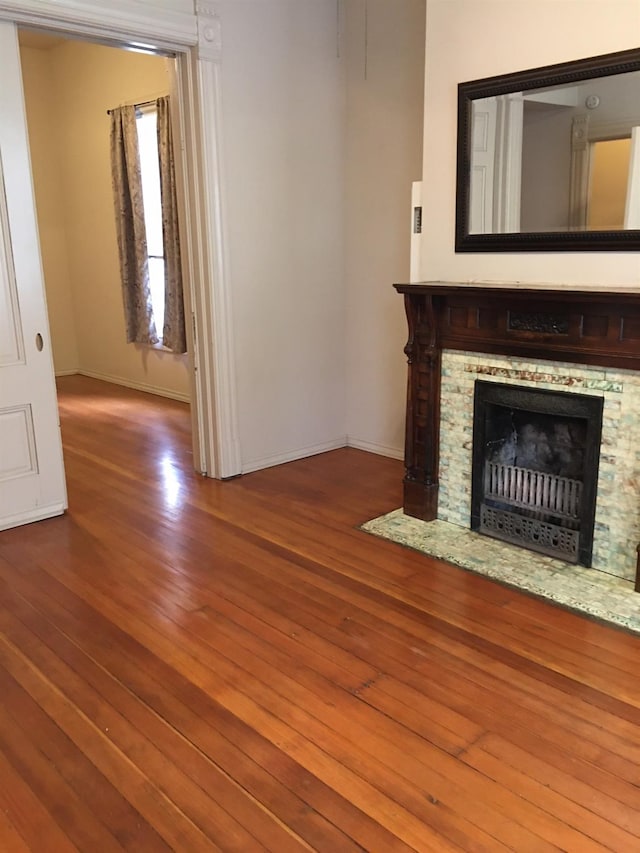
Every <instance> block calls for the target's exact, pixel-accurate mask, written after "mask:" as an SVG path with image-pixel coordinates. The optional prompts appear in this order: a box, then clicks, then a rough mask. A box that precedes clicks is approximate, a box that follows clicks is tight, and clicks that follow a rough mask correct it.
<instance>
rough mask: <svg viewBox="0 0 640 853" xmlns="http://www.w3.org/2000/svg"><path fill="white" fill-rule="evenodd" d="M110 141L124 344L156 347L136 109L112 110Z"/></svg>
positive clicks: (156, 336)
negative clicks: (153, 345) (124, 332)
mask: <svg viewBox="0 0 640 853" xmlns="http://www.w3.org/2000/svg"><path fill="white" fill-rule="evenodd" d="M110 141H111V175H112V184H113V198H114V204H115V208H116V230H117V233H118V249H119V253H120V277H121V280H122V296H123V300H124V313H125V320H126V326H127V342H128V343H141V344H157V343H158V335H157V332H156V327H155V323H154V321H153V310H152V306H151V292H150V289H149V261H148V257H147V236H146V232H145V227H144V207H143V204H142V181H141V178H140V156H139V153H138V131H137V127H136V110H135V107H118V108H116V109H113V110H111V136H110Z"/></svg>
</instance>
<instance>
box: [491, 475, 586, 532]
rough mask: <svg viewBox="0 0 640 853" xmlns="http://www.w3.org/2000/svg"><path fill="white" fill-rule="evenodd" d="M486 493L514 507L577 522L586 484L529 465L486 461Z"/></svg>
mask: <svg viewBox="0 0 640 853" xmlns="http://www.w3.org/2000/svg"><path fill="white" fill-rule="evenodd" d="M484 495H485V497H487V498H493V499H495V500H498V501H500V502H501V503H506V504H508V505H510V506H514V507H520V508H523V509H531V510H534V511H535V510H537V511H540V512H543V513H545V514H551V515H554V516H557V517H558V518H561V519H563V521H566V522H569V523H571V522H572V521H573V522H575V523H576V524H577V523H578V521H579V518H580V498H581V496H582V483H581V482H580V481H579V480H572V479H570V478H569V477H558V476H556V475H555V474H545V473H543V472H542V471H533V470H531V469H529V468H518V467H517V466H515V465H502V464H501V463H499V462H485V469H484Z"/></svg>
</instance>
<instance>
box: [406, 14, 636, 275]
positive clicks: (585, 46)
mask: <svg viewBox="0 0 640 853" xmlns="http://www.w3.org/2000/svg"><path fill="white" fill-rule="evenodd" d="M426 2H427V36H426V70H425V102H424V103H425V106H424V114H425V128H424V156H423V181H424V200H425V206H424V217H423V235H422V243H421V259H422V260H421V278H422V279H423V280H438V279H442V280H448V281H456V280H460V281H473V280H503V281H513V280H515V281H526V282H537V281H540V282H542V281H545V282H554V283H557V284H568V285H571V284H593V285H600V286H605V287H611V288H615V287H616V286H617V285H624V284H638V283H639V282H640V260H639V259H638V255H637V253H632V252H615V253H612V252H599V253H598V252H586V253H562V252H560V253H522V252H517V253H505V254H490V253H478V254H472V253H461V254H456V253H455V252H454V225H455V185H456V184H455V182H456V159H455V157H456V146H455V140H456V120H457V116H456V108H457V102H456V96H457V85H458V83H460V82H463V81H466V80H475V79H477V78H482V77H489V76H492V75H495V74H505V73H508V72H513V71H520V70H524V69H527V68H536V67H538V66H542V65H548V64H552V63H556V62H565V61H568V60H573V59H579V58H583V57H588V56H596V55H599V54H604V53H609V52H612V51H617V50H625V49H628V48H633V47H637V46H638V43H639V41H640V2H639V0H509V2H505V0H426Z"/></svg>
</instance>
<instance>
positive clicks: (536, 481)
mask: <svg viewBox="0 0 640 853" xmlns="http://www.w3.org/2000/svg"><path fill="white" fill-rule="evenodd" d="M602 409H603V398H602V397H595V396H591V395H587V394H574V393H571V392H567V391H548V390H543V389H535V388H528V387H523V386H519V385H506V384H503V383H500V382H485V381H482V380H477V381H476V383H475V392H474V415H473V466H472V484H471V528H472V529H473V530H477V531H479V532H480V533H485V534H486V535H488V536H492V537H494V538H497V539H502V540H503V541H506V542H510V543H512V544H516V545H521V546H522V547H525V548H529V549H530V550H532V551H537V552H539V553H543V554H547V555H549V556H552V557H558V558H560V559H563V560H566V561H567V562H570V563H580V564H582V565H584V566H590V565H591V556H592V550H593V533H594V523H595V510H596V494H597V485H598V463H599V458H600V441H601V435H602Z"/></svg>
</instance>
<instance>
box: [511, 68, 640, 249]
mask: <svg viewBox="0 0 640 853" xmlns="http://www.w3.org/2000/svg"><path fill="white" fill-rule="evenodd" d="M639 81H640V74H638V72H635V73H632V74H619V75H612V76H610V77H603V78H598V79H595V80H588V81H585V82H583V83H581V84H580V85H579V86H578V87H577V88H576V106H575V107H563V106H558V105H555V104H545V103H537V102H528V101H526V99H525V109H524V124H523V152H522V162H523V166H522V207H521V230H522V231H524V232H533V231H564V230H567V229H568V228H569V184H570V179H569V175H570V169H571V157H570V140H571V124H572V121H573V119H574V118H575V117H577V116H580V115H585V114H586V115H589V117H590V119H591V122H597V123H599V124H600V123H606V122H614V121H619V120H620V119H627V118H629V119H630V120H633V122H634V123H637V121H636V119H637V117H638V114H639V113H640V104H639V100H638V87H639ZM590 95H597V97H598V107H597V109H595V110H588V109H586V107H585V101H586V100H587V98H588V97H589V96H590ZM622 204H623V206H624V201H623V202H622ZM583 221H584V220H583ZM599 221H602V220H600V219H599ZM616 221H617V220H616ZM620 222H621V220H620ZM589 227H592V228H595V227H600V226H596V225H595V223H590V225H589ZM605 227H608V228H613V227H615V223H614V222H610V223H609V224H608V225H606V226H605V225H604V224H602V228H605ZM617 227H621V224H618V225H617Z"/></svg>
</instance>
